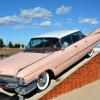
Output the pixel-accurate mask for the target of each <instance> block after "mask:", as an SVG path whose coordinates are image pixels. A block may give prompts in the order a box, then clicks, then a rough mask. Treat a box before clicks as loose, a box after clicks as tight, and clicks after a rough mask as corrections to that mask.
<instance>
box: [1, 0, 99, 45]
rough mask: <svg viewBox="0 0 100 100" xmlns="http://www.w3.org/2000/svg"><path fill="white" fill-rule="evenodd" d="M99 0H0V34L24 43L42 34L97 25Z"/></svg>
mask: <svg viewBox="0 0 100 100" xmlns="http://www.w3.org/2000/svg"><path fill="white" fill-rule="evenodd" d="M99 4H100V0H0V37H1V38H3V40H4V42H5V43H8V42H9V41H12V42H14V43H25V44H27V42H28V41H29V39H30V38H31V37H34V36H35V35H39V34H42V33H46V32H50V31H56V30H65V29H80V30H82V31H83V32H85V33H87V32H91V31H93V30H94V29H95V28H97V27H100V5H99Z"/></svg>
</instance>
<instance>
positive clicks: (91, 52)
mask: <svg viewBox="0 0 100 100" xmlns="http://www.w3.org/2000/svg"><path fill="white" fill-rule="evenodd" d="M93 54H94V50H92V51H90V52H88V54H87V57H88V58H89V57H92V56H93Z"/></svg>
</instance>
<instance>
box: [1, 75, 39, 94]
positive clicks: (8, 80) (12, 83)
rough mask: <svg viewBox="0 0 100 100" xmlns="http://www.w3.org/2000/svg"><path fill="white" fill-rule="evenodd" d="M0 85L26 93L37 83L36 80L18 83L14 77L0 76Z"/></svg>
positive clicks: (19, 92)
mask: <svg viewBox="0 0 100 100" xmlns="http://www.w3.org/2000/svg"><path fill="white" fill-rule="evenodd" d="M0 87H1V88H3V89H8V90H14V91H15V92H16V93H18V94H21V95H26V94H28V93H30V92H31V91H33V90H34V89H35V88H36V87H37V85H36V81H32V82H31V83H29V84H27V85H19V83H18V80H17V79H16V78H14V77H5V76H0Z"/></svg>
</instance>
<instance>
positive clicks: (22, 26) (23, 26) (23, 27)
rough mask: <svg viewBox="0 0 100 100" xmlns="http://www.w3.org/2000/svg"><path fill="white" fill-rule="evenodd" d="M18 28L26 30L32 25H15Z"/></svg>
mask: <svg viewBox="0 0 100 100" xmlns="http://www.w3.org/2000/svg"><path fill="white" fill-rule="evenodd" d="M13 28H14V29H16V30H24V29H31V28H32V26H26V25H18V26H14V27H13Z"/></svg>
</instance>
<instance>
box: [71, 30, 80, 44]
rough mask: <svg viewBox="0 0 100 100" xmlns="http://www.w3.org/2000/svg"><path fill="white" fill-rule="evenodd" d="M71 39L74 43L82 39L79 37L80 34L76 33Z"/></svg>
mask: <svg viewBox="0 0 100 100" xmlns="http://www.w3.org/2000/svg"><path fill="white" fill-rule="evenodd" d="M71 38H72V41H73V43H75V42H77V41H79V40H81V37H80V35H79V32H76V33H73V34H71Z"/></svg>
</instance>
